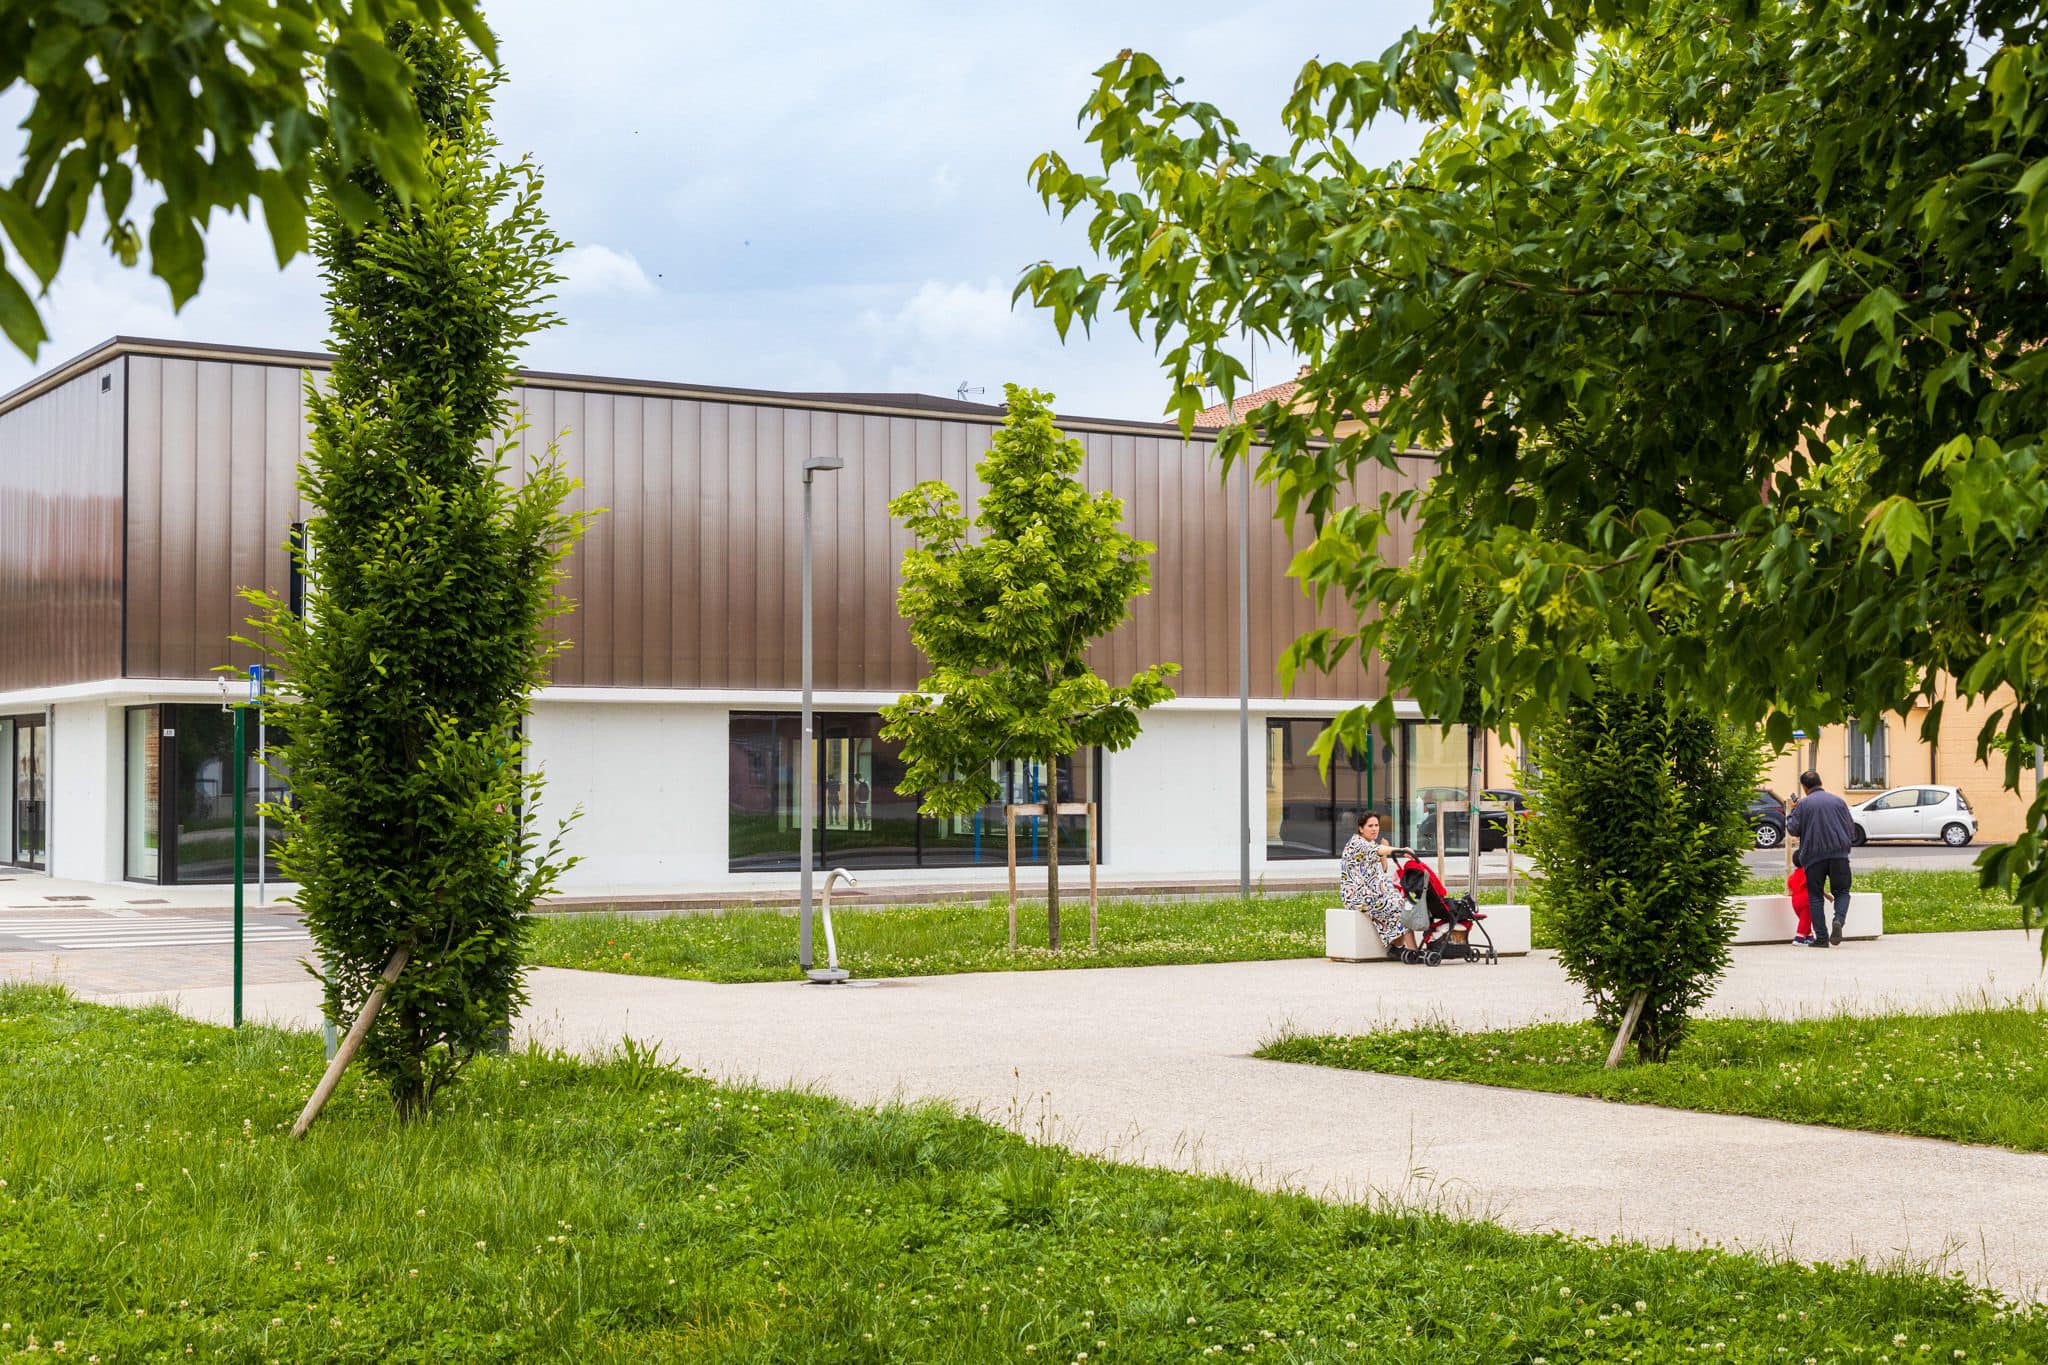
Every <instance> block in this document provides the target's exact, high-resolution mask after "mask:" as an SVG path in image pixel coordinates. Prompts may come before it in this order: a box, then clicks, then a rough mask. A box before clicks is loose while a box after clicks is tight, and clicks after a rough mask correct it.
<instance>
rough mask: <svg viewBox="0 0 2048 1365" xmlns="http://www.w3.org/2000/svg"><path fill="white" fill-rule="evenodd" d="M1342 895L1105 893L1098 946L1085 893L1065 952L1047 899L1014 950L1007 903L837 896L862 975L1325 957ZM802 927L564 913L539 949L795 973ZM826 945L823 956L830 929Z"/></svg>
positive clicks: (846, 957) (750, 976) (574, 963)
mask: <svg viewBox="0 0 2048 1365" xmlns="http://www.w3.org/2000/svg"><path fill="white" fill-rule="evenodd" d="M1333 900H1334V896H1333V895H1325V894H1322V893H1319V892H1311V893H1307V894H1303V895H1297V896H1263V897H1253V898H1252V899H1251V900H1249V901H1244V900H1239V899H1237V898H1236V897H1230V898H1228V899H1207V900H1105V901H1103V902H1102V906H1101V910H1100V926H1101V936H1100V937H1101V947H1100V948H1099V949H1098V950H1097V951H1095V952H1092V953H1091V952H1090V951H1089V950H1088V902H1087V899H1086V896H1085V895H1084V896H1083V898H1082V899H1081V900H1080V901H1079V902H1074V901H1067V902H1065V903H1063V904H1062V906H1061V914H1060V928H1061V938H1062V940H1063V943H1062V946H1061V949H1060V951H1059V952H1058V953H1053V952H1051V951H1050V950H1048V949H1047V947H1046V933H1045V906H1044V904H1043V903H1039V904H1034V905H1020V906H1019V907H1018V910H1017V938H1018V948H1017V951H1016V952H1015V953H1012V952H1011V951H1010V948H1009V942H1010V927H1009V926H1010V920H1009V911H1008V910H1007V908H1005V907H1004V906H1003V905H1001V904H1000V903H994V904H991V903H965V902H955V903H952V904H945V905H904V906H893V907H875V908H862V907H857V906H835V907H834V908H833V911H832V923H833V928H834V930H835V932H836V933H837V935H838V940H839V961H840V965H841V966H844V967H848V968H850V969H851V970H852V971H853V972H854V973H855V974H857V975H859V976H867V977H881V976H936V975H942V974H945V973H949V972H1002V971H1042V970H1046V969H1049V968H1071V967H1150V966H1159V965H1162V964H1166V963H1188V962H1258V961H1265V960H1269V959H1273V958H1298V957H1320V956H1322V953H1323V909H1324V907H1325V906H1326V905H1328V904H1330V903H1332V901H1333ZM796 934H797V925H796V917H795V915H794V913H793V912H791V911H785V910H773V909H745V910H729V911H727V912H725V913H723V914H719V915H663V916H658V917H656V916H646V915H614V914H591V915H557V916H547V917H544V918H542V919H541V920H540V921H539V922H538V923H537V924H535V926H534V929H533V936H532V939H531V945H532V946H531V947H530V948H529V949H528V955H529V956H530V957H531V958H532V960H533V961H534V962H536V963H538V964H541V965H543V966H549V967H580V968H583V969H585V970H587V971H598V972H624V973H628V974H631V975H636V976H675V977H689V978H694V979H698V980H703V981H787V980H791V979H795V978H798V977H800V976H801V975H802V973H800V972H799V971H797V969H796ZM817 950H818V960H819V961H820V962H821V963H822V962H823V961H824V953H825V936H824V932H823V930H822V929H821V930H819V931H818V935H817Z"/></svg>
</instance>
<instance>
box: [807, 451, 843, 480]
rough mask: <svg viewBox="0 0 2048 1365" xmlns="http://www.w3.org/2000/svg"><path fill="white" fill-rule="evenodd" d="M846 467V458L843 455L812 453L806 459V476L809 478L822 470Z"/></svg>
mask: <svg viewBox="0 0 2048 1365" xmlns="http://www.w3.org/2000/svg"><path fill="white" fill-rule="evenodd" d="M844 468H846V460H845V457H843V456H839V455H812V456H808V457H806V459H805V460H804V477H805V478H807V479H808V478H810V477H811V475H813V474H815V473H817V472H818V471H820V470H826V471H830V470H835V469H844Z"/></svg>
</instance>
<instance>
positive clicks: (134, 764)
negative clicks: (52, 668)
mask: <svg viewBox="0 0 2048 1365" xmlns="http://www.w3.org/2000/svg"><path fill="white" fill-rule="evenodd" d="M161 723H162V722H161V715H160V709H159V708H158V707H154V706H131V707H129V708H128V737H127V746H126V747H127V752H128V784H127V801H126V807H127V827H128V836H127V844H128V855H127V857H128V879H129V880H130V881H138V882H153V881H160V880H161V879H162V877H163V855H162V843H161V840H160V838H159V829H160V825H159V821H158V817H159V815H160V813H161V812H162V810H163V805H162V793H163V774H164V764H163V750H164V746H163V741H162V737H161V736H160V735H158V733H157V731H158V729H159V727H160V725H161Z"/></svg>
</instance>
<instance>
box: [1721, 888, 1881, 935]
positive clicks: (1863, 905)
mask: <svg viewBox="0 0 2048 1365" xmlns="http://www.w3.org/2000/svg"><path fill="white" fill-rule="evenodd" d="M1728 904H1729V906H1730V907H1732V908H1733V909H1734V911H1735V913H1736V923H1735V941H1736V942H1737V943H1790V942H1791V941H1792V935H1793V934H1795V933H1797V932H1798V930H1799V912H1798V910H1797V909H1796V908H1794V906H1793V904H1792V898H1791V897H1790V896H1730V897H1729V898H1728ZM1821 914H1822V915H1824V916H1825V917H1826V918H1827V920H1828V923H1830V924H1833V923H1834V915H1835V898H1834V897H1833V896H1829V897H1828V898H1827V899H1826V900H1825V901H1823V902H1822V903H1821ZM1842 937H1843V938H1845V939H1846V938H1882V937H1884V896H1883V894H1882V893H1879V892H1875V891H1852V892H1850V893H1849V918H1848V919H1846V920H1844V921H1843V923H1842Z"/></svg>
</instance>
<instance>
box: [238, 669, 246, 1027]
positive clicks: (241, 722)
mask: <svg viewBox="0 0 2048 1365" xmlns="http://www.w3.org/2000/svg"><path fill="white" fill-rule="evenodd" d="M248 743H249V713H248V709H247V708H246V707H241V706H237V707H236V708H235V1027H236V1028H240V1027H241V1026H242V870H243V869H242V833H243V831H244V830H245V829H246V828H247V812H246V811H245V810H244V807H245V806H246V805H247V799H246V798H247V795H248V790H249V783H248V780H247V779H248V774H247V773H245V772H244V771H243V768H244V767H245V766H246V764H247V763H248Z"/></svg>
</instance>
